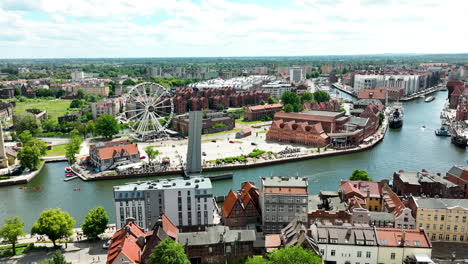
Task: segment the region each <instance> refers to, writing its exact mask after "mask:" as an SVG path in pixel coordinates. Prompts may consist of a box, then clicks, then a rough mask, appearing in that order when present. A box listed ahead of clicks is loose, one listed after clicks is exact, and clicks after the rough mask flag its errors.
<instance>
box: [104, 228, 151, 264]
mask: <svg viewBox="0 0 468 264" xmlns="http://www.w3.org/2000/svg"><path fill="white" fill-rule="evenodd" d="M140 236H142V237H145V232H143V229H141V228H140V227H138V226H137V225H136V224H134V223H133V222H129V223H128V224H127V225H125V226H124V227H123V228H121V229H120V230H119V231H117V232H116V233H115V234H114V235H113V236H112V239H111V243H110V246H109V249H108V251H107V264H111V263H114V261H115V260H116V259H117V257H118V256H119V255H120V254H124V255H125V256H126V257H127V258H128V260H130V261H132V263H140V250H141V249H142V247H141V246H140V245H139V244H138V243H137V239H138V237H140Z"/></svg>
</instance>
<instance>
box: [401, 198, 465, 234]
mask: <svg viewBox="0 0 468 264" xmlns="http://www.w3.org/2000/svg"><path fill="white" fill-rule="evenodd" d="M408 207H410V208H411V209H412V210H413V214H414V215H415V218H416V226H417V227H419V228H424V230H425V231H426V232H427V235H428V237H429V238H430V239H431V241H458V242H466V241H468V222H467V218H468V199H443V198H423V197H411V198H410V200H409V204H408Z"/></svg>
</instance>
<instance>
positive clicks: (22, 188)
mask: <svg viewBox="0 0 468 264" xmlns="http://www.w3.org/2000/svg"><path fill="white" fill-rule="evenodd" d="M27 188H28V187H26V186H21V187H19V188H18V189H20V190H26V189H27Z"/></svg>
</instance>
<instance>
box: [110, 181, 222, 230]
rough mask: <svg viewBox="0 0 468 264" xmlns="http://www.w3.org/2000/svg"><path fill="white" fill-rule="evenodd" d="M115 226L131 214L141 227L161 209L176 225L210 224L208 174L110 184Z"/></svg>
mask: <svg viewBox="0 0 468 264" xmlns="http://www.w3.org/2000/svg"><path fill="white" fill-rule="evenodd" d="M114 202H115V214H116V225H117V228H121V227H123V226H124V225H125V223H126V219H128V218H130V217H132V218H134V219H135V223H136V224H138V226H140V227H142V228H143V229H145V230H148V229H150V228H152V227H153V225H154V224H155V223H156V221H157V220H158V218H159V216H160V215H161V214H162V213H164V214H165V215H166V216H167V217H168V218H169V219H171V220H172V222H173V223H174V224H175V225H176V226H178V227H189V226H207V225H212V224H213V210H214V202H213V192H212V185H211V181H210V179H209V178H204V177H191V178H189V179H182V178H175V179H165V180H156V181H145V182H134V183H129V184H126V185H122V186H114Z"/></svg>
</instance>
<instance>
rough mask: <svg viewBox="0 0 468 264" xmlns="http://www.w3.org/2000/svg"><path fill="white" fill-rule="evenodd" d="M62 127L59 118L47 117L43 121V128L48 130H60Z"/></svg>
mask: <svg viewBox="0 0 468 264" xmlns="http://www.w3.org/2000/svg"><path fill="white" fill-rule="evenodd" d="M59 128H60V125H59V123H58V121H57V119H51V118H49V119H46V120H44V121H42V129H43V130H44V131H47V132H54V131H58V130H59Z"/></svg>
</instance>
